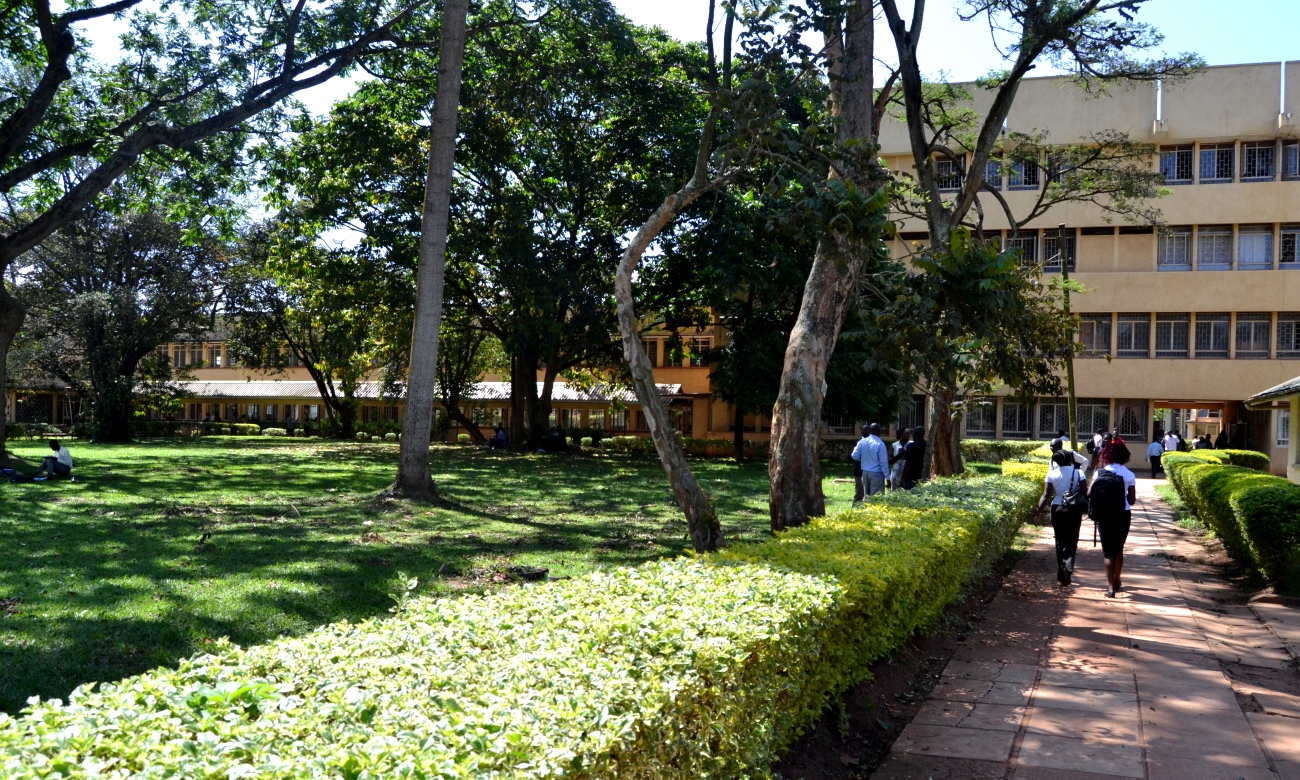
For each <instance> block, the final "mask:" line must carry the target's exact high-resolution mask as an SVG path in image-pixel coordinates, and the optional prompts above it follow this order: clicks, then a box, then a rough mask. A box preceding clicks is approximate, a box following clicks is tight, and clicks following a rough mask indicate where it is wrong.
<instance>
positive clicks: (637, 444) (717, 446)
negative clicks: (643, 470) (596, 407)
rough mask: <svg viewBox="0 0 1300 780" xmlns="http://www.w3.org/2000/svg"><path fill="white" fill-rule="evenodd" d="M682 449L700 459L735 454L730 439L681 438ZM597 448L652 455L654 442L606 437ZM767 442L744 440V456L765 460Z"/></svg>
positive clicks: (642, 437) (621, 437)
mask: <svg viewBox="0 0 1300 780" xmlns="http://www.w3.org/2000/svg"><path fill="white" fill-rule="evenodd" d="M580 441H581V442H582V446H583V447H587V446H590V445H588V443H587V439H585V438H584V439H581V440H580ZM681 441H682V448H683V449H684V450H686V454H687V455H694V456H696V457H701V458H729V457H731V456H732V455H733V454H734V453H735V445H734V444H733V443H732V441H731V440H730V439H698V438H695V437H692V436H684V437H681ZM597 446H599V448H600V449H602V450H604V451H606V452H625V453H636V454H653V453H654V451H655V444H654V440H653V439H651V438H650V437H649V436H607V437H605V438H603V439H601V440H600V441H599V442H598V443H597ZM768 451H769V450H768V442H767V441H751V440H749V439H746V440H745V456H746V457H749V458H766V457H767V455H768Z"/></svg>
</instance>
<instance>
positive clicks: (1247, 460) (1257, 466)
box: [1201, 450, 1273, 471]
mask: <svg viewBox="0 0 1300 780" xmlns="http://www.w3.org/2000/svg"><path fill="white" fill-rule="evenodd" d="M1201 451H1202V452H1205V450H1201ZM1212 452H1214V453H1215V454H1217V455H1218V456H1219V457H1221V458H1227V459H1228V462H1229V463H1231V464H1232V465H1234V466H1241V467H1243V468H1248V469H1254V470H1255V471H1267V470H1268V467H1269V464H1270V463H1272V462H1273V460H1272V458H1270V457H1269V456H1267V455H1265V454H1264V453H1262V452H1255V451H1254V450H1212Z"/></svg>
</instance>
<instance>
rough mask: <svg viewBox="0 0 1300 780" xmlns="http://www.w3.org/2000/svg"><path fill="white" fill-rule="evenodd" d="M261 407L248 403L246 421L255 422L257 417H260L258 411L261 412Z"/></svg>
mask: <svg viewBox="0 0 1300 780" xmlns="http://www.w3.org/2000/svg"><path fill="white" fill-rule="evenodd" d="M261 408H262V407H260V406H258V405H257V404H249V405H248V421H249V422H257V420H258V418H260V417H261V416H262V415H261V413H260V412H261Z"/></svg>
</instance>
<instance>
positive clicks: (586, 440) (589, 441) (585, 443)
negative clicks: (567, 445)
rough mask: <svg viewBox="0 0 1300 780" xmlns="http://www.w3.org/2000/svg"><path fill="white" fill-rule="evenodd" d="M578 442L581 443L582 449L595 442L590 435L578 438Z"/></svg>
mask: <svg viewBox="0 0 1300 780" xmlns="http://www.w3.org/2000/svg"><path fill="white" fill-rule="evenodd" d="M578 442H579V443H580V444H581V445H582V448H583V449H584V450H586V449H591V448H592V447H593V446H595V444H596V442H595V440H594V439H592V438H591V437H590V436H583V437H582V438H581V439H579V440H578Z"/></svg>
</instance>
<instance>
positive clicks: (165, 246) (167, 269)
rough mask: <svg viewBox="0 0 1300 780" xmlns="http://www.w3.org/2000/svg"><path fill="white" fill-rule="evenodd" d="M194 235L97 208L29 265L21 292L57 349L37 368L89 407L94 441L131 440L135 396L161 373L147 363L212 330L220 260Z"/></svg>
mask: <svg viewBox="0 0 1300 780" xmlns="http://www.w3.org/2000/svg"><path fill="white" fill-rule="evenodd" d="M189 234H191V231H188V230H187V229H186V226H184V225H181V224H177V223H174V222H171V221H169V220H168V219H166V218H165V217H163V216H162V215H161V214H158V213H147V214H130V215H126V216H121V217H119V216H115V215H113V214H109V213H106V212H104V211H102V210H100V209H96V208H94V207H91V208H90V209H88V212H87V213H86V214H85V215H83V216H82V217H81V218H80V219H79V220H78V221H77V222H75V223H73V224H71V225H69V226H67V227H65V228H63V229H62V230H60V231H59V232H58V233H56V234H55V235H54V236H53V237H51V238H50V239H49V240H47V241H45V242H44V243H43V244H41V245H40V246H39V247H38V248H37V249H35V250H33V251H32V252H29V253H28V254H26V255H24V264H23V265H22V266H21V267H20V269H19V277H20V279H21V280H22V282H21V283H20V284H19V286H18V288H17V292H18V294H19V296H21V298H22V300H23V301H24V303H25V304H26V305H27V306H28V307H29V308H30V309H31V310H33V311H34V312H36V317H37V319H38V322H39V325H40V330H41V331H43V332H44V333H43V334H42V335H47V334H48V335H51V336H54V337H55V338H54V339H52V340H50V343H51V344H52V345H57V346H58V350H57V351H56V350H43V351H42V353H38V354H41V357H38V358H37V360H38V364H37V368H39V369H41V370H44V371H48V372H49V373H50V374H52V375H54V376H57V377H59V378H61V379H63V380H64V381H65V382H67V383H68V384H69V385H70V386H72V387H73V389H74V390H76V391H77V392H79V393H81V394H83V395H85V396H86V397H88V398H90V399H91V401H92V412H93V417H92V425H91V432H92V435H93V437H94V438H95V439H96V440H97V441H127V440H128V439H130V437H131V419H132V400H133V399H134V398H135V395H136V387H137V385H138V384H140V383H142V381H143V380H145V379H146V378H154V379H157V378H158V375H159V372H160V367H159V366H155V365H152V364H148V362H147V361H146V358H148V357H150V356H151V355H152V354H153V353H154V352H155V350H156V349H157V348H158V347H159V346H160V345H162V344H166V343H167V342H170V341H175V340H177V339H178V338H179V337H180V336H183V335H196V334H199V333H201V332H203V331H204V330H206V328H207V327H208V326H210V324H211V322H212V316H213V309H214V307H215V304H216V301H217V299H218V297H219V294H220V292H221V286H222V280H223V275H222V271H223V268H222V266H223V265H224V258H223V255H222V252H221V251H220V247H219V245H218V244H217V243H216V242H215V241H214V240H212V239H211V238H204V239H203V240H200V241H193V240H190V238H189ZM200 235H202V233H200ZM142 365H144V367H145V368H146V369H148V370H146V371H144V372H143V374H142V372H141V367H142ZM161 370H162V372H163V373H164V375H165V376H166V375H168V374H169V372H168V366H166V364H165V363H164V365H163V366H162V367H161Z"/></svg>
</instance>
